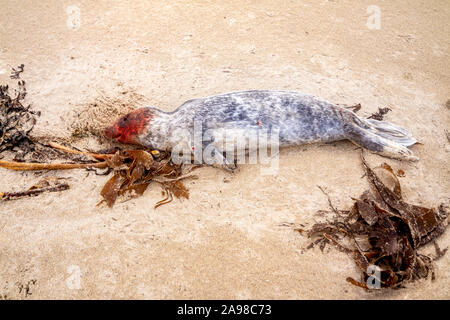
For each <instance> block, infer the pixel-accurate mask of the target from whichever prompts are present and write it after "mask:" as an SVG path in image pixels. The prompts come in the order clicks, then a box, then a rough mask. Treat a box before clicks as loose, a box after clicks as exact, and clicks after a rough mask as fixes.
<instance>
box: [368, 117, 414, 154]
mask: <svg viewBox="0 0 450 320" xmlns="http://www.w3.org/2000/svg"><path fill="white" fill-rule="evenodd" d="M366 121H367V122H369V123H370V125H371V126H370V127H369V128H368V129H369V130H370V131H372V132H373V133H375V134H376V135H379V136H382V137H383V138H386V139H388V140H391V141H394V142H397V143H399V144H401V145H402V146H405V147H409V146H412V145H413V144H415V143H416V142H417V140H416V139H414V137H413V136H412V134H411V133H410V132H409V131H408V130H406V129H404V128H402V127H399V126H397V125H396V124H393V123H390V122H387V121H378V120H373V119H367V120H366Z"/></svg>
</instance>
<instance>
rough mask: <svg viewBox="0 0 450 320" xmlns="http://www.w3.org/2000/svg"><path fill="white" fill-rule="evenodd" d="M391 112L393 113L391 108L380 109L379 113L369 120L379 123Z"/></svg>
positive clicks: (373, 114) (371, 116)
mask: <svg viewBox="0 0 450 320" xmlns="http://www.w3.org/2000/svg"><path fill="white" fill-rule="evenodd" d="M389 111H392V109H391V108H388V107H386V108H378V111H377V112H375V113H372V114H371V115H370V116H369V117H367V119H374V120H378V121H382V120H383V118H384V115H385V114H387V113H388V112H389Z"/></svg>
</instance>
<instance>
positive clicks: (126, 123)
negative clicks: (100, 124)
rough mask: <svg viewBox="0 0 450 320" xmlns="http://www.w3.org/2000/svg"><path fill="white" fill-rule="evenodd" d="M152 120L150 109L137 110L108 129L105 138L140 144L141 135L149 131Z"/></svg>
mask: <svg viewBox="0 0 450 320" xmlns="http://www.w3.org/2000/svg"><path fill="white" fill-rule="evenodd" d="M152 118H153V113H152V111H151V110H150V109H148V108H139V109H136V110H134V111H132V112H130V113H128V114H126V115H124V116H123V117H121V118H119V119H118V120H117V121H116V122H115V123H114V124H113V125H112V126H110V127H108V128H106V130H105V136H106V137H108V138H111V139H115V140H117V141H119V142H122V143H130V144H139V143H140V141H139V135H141V134H142V133H144V132H145V131H146V130H147V128H148V126H149V124H150V121H151V119H152Z"/></svg>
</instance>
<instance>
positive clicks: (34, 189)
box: [0, 177, 69, 201]
mask: <svg viewBox="0 0 450 320" xmlns="http://www.w3.org/2000/svg"><path fill="white" fill-rule="evenodd" d="M64 180H65V179H63V178H50V177H46V178H43V179H41V180H39V182H38V183H36V184H35V185H33V186H31V187H30V188H29V189H28V190H25V191H18V192H17V191H16V192H0V200H3V201H7V200H16V199H20V198H24V197H31V196H37V195H39V194H41V193H44V192H57V191H63V190H67V189H69V184H68V183H66V182H65V181H64Z"/></svg>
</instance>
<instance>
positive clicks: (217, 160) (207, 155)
mask: <svg viewBox="0 0 450 320" xmlns="http://www.w3.org/2000/svg"><path fill="white" fill-rule="evenodd" d="M203 162H204V163H206V164H209V165H212V166H216V167H217V166H220V167H221V168H222V169H224V170H226V171H228V172H234V170H236V169H237V165H236V163H234V161H229V160H228V159H227V157H226V156H225V155H224V153H223V152H222V151H220V150H219V149H217V148H216V147H214V146H213V145H212V144H209V145H207V146H206V147H205V148H204V149H203Z"/></svg>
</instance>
